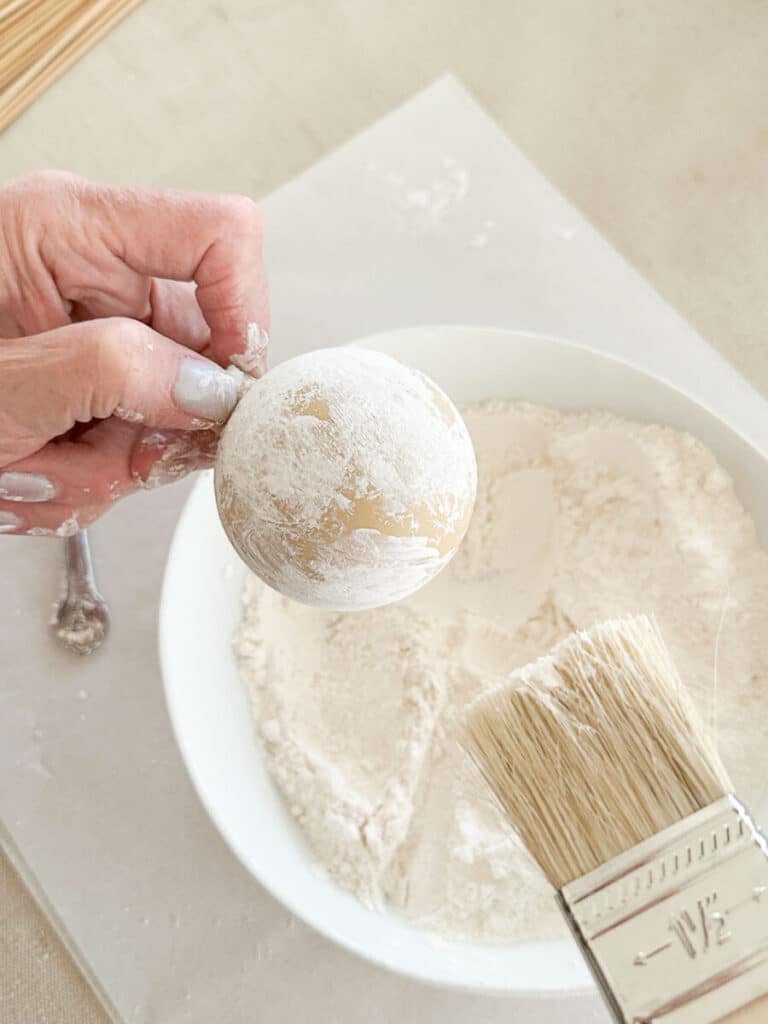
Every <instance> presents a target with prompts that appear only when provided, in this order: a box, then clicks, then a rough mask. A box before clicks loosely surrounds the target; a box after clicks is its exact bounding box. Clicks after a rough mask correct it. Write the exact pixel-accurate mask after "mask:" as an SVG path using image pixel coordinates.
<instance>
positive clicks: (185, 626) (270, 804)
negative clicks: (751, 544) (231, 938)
mask: <svg viewBox="0 0 768 1024" xmlns="http://www.w3.org/2000/svg"><path fill="white" fill-rule="evenodd" d="M361 344H364V345H366V346H367V347H371V348H376V349H379V350H380V351H383V352H387V353H389V354H390V355H392V356H394V357H395V358H398V359H401V360H402V361H403V362H406V363H409V364H410V365H412V366H414V367H417V368H418V369H420V370H423V371H424V372H425V373H427V374H428V375H429V376H430V377H432V378H433V379H434V380H435V381H437V383H438V384H440V385H441V386H442V387H443V388H444V389H445V391H446V392H447V393H448V394H449V395H450V396H451V397H452V398H453V399H454V401H457V402H474V401H480V400H483V399H487V398H510V399H526V400H528V401H531V402H537V403H541V404H544V405H552V406H557V407H558V408H561V409H566V410H583V409H597V408H599V409H605V410H608V411H610V412H613V413H616V414H618V415H621V416H625V417H629V418H632V419H636V420H642V421H650V422H655V423H663V424H667V425H669V426H672V427H676V428H679V429H683V430H688V431H690V432H691V433H692V434H695V435H696V436H697V437H699V438H700V439H701V440H702V441H703V442H704V443H705V444H707V445H708V446H709V447H710V448H711V449H712V450H713V451H714V452H715V454H716V455H717V456H718V458H719V460H720V461H721V463H722V464H723V465H724V466H725V467H726V469H728V470H729V471H730V473H731V474H732V475H733V477H734V478H735V480H736V484H737V488H738V491H739V494H740V497H741V499H742V501H743V502H744V504H745V505H746V507H747V508H748V509H749V510H750V512H751V513H752V515H753V516H754V517H755V519H756V521H757V525H758V529H759V531H760V536H761V540H762V543H763V544H766V541H767V540H768V461H766V458H765V457H764V456H763V455H761V454H760V453H759V452H758V451H757V450H756V449H755V448H753V447H752V446H751V445H750V444H749V443H748V442H747V441H745V440H744V439H743V438H741V437H740V436H739V435H738V434H737V433H736V432H735V431H734V430H732V429H731V428H730V427H729V426H728V425H727V424H726V423H724V422H723V421H722V420H720V419H719V418H718V417H716V416H715V415H714V414H713V413H711V412H708V411H707V410H706V409H705V408H703V407H702V406H701V405H699V404H698V403H697V402H695V401H694V400H693V399H691V398H690V397H687V396H686V395H684V394H683V393H682V392H680V391H678V390H676V389H675V388H673V387H671V386H670V385H669V384H666V383H664V382H663V381H660V380H657V379H655V378H653V377H650V376H648V375H647V374H645V373H643V372H641V371H639V370H637V369H635V368H633V367H631V366H629V365H628V364H626V363H623V362H620V361H618V360H616V359H611V358H608V357H607V356H605V355H602V354H600V353H598V352H594V351H591V350H589V349H586V348H583V347H581V346H578V345H575V344H572V343H570V342H566V341H558V340H555V339H552V338H545V337H541V336H534V335H530V334H523V333H519V332H515V331H505V330H495V329H489V328H484V327H481V328H470V327H419V328H409V329H405V330H400V331H392V332H388V333H386V334H380V335H376V336H374V337H372V338H368V339H366V340H365V341H364V342H361ZM244 575H245V568H244V567H243V566H241V565H240V564H239V563H238V562H237V558H236V556H235V555H234V553H233V551H232V549H231V548H230V546H229V543H228V541H227V539H226V537H225V535H224V532H223V530H222V528H221V526H220V524H219V520H218V516H217V513H216V505H215V502H214V496H213V486H212V480H211V477H210V474H206V475H205V476H204V477H203V478H202V479H201V480H200V481H199V482H198V484H197V486H196V487H195V489H194V490H193V492H192V494H191V495H190V498H189V500H188V502H187V505H186V507H185V509H184V512H183V514H182V516H181V519H180V520H179V524H178V526H177V529H176V534H175V537H174V540H173V544H172V547H171V551H170V555H169V558H168V566H167V569H166V575H165V583H164V587H163V595H162V603H161V608H160V657H161V663H162V670H163V676H164V680H165V689H166V696H167V701H168V708H169V711H170V716H171V720H172V722H173V728H174V731H175V733H176V739H177V741H178V744H179V748H180V749H181V753H182V756H183V758H184V761H185V762H186V766H187V769H188V771H189V774H190V775H191V777H192V781H193V782H194V784H195V786H196V788H197V792H198V794H199V796H200V799H201V800H202V802H203V804H204V806H205V807H206V809H207V811H208V813H209V814H210V816H211V818H212V819H213V821H214V823H215V825H216V827H217V828H218V830H219V831H220V832H221V834H222V836H223V837H224V839H225V840H226V841H227V843H228V844H229V845H230V847H231V848H232V850H233V851H234V852H235V854H236V855H237V856H238V857H239V859H240V860H241V861H242V863H243V864H244V865H245V867H246V868H247V869H248V870H249V871H250V872H251V873H252V874H253V875H254V877H255V878H257V879H258V880H259V881H260V882H261V883H262V885H264V886H265V887H266V888H267V889H269V891H270V892H271V893H272V894H273V895H274V896H275V897H277V899H279V900H281V901H282V902H283V903H284V904H285V905H286V906H287V907H289V908H290V909H291V910H292V911H293V912H294V913H295V914H297V915H298V916H299V917H301V918H303V919H304V920H305V921H306V922H307V923H308V924H310V925H312V926H313V927H314V928H316V929H317V930H318V931H319V932H322V933H323V934H324V935H327V936H328V937H329V938H331V939H333V940H334V941H336V942H338V943H340V944H341V945H342V946H345V947H346V948H347V949H350V950H352V951H353V952H355V953H358V954H360V955H361V956H364V957H366V958H368V959H369V960H371V961H373V962H374V963H377V964H380V965H381V966H384V967H387V968H390V969H392V970H394V971H398V972H400V973H401V974H405V975H408V976H410V977H412V978H417V979H419V980H422V981H428V982H432V983H434V984H438V985H442V986H446V987H452V988H461V989H468V990H474V991H482V992H486V993H488V992H496V993H508V994H560V995H562V994H564V993H575V992H578V991H583V990H585V989H588V988H591V986H592V982H591V978H590V976H589V973H588V971H587V968H586V967H585V965H584V963H583V962H582V959H581V957H580V955H579V954H578V952H577V951H576V948H575V946H574V944H573V943H572V941H571V940H570V939H561V940H558V941H551V942H519V943H514V944H510V945H504V946H498V945H482V944H478V943H453V942H436V941H435V939H434V938H432V937H430V936H429V935H426V934H425V933H423V932H421V931H419V930H417V929H416V928H414V927H412V926H411V925H409V924H407V923H406V922H405V921H404V920H402V919H401V918H399V917H398V916H397V915H395V914H393V913H384V914H378V913H375V912H373V911H370V910H367V909H366V908H365V907H363V906H362V905H361V904H360V903H358V901H357V900H356V899H354V898H353V897H352V896H350V895H349V894H348V893H346V892H344V891H343V890H342V889H340V888H338V887H337V886H336V885H335V884H333V883H332V882H329V881H327V880H324V879H322V878H320V877H319V876H318V874H317V873H315V871H313V868H312V858H311V855H310V852H309V850H308V848H307V846H306V844H305V842H304V841H303V838H302V836H301V835H300V833H299V831H298V829H297V827H296V825H295V823H294V822H293V820H292V818H291V817H290V815H289V814H288V813H287V811H286V810H285V808H284V807H283V803H282V801H281V799H280V797H279V795H278V793H277V791H276V789H275V788H274V786H273V785H272V782H271V780H270V778H269V775H268V774H267V770H266V768H265V765H264V761H263V758H262V754H261V750H260V747H259V743H258V741H257V738H256V736H255V731H254V728H253V725H252V720H251V715H250V711H249V707H248V700H247V698H246V694H245V692H244V689H243V687H242V686H241V684H240V679H239V677H238V672H237V666H236V662H235V658H234V654H233V648H232V641H233V637H234V634H235V630H236V627H237V624H238V621H239V617H240V608H241V605H240V594H241V588H242V584H243V579H244Z"/></svg>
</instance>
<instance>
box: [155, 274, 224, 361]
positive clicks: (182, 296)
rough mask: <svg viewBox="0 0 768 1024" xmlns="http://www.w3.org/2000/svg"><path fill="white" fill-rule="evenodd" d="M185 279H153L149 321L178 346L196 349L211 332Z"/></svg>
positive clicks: (205, 344) (205, 342) (204, 342)
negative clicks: (176, 342) (150, 317)
mask: <svg viewBox="0 0 768 1024" xmlns="http://www.w3.org/2000/svg"><path fill="white" fill-rule="evenodd" d="M195 292H196V287H195V285H194V284H193V283H191V282H187V281H165V280H163V279H162V278H154V279H153V281H152V285H151V292H150V306H151V307H152V319H151V321H150V322H151V324H152V327H153V329H154V330H156V331H158V332H159V333H160V334H164V335H165V336H166V338H173V340H174V341H178V342H179V343H180V344H181V345H186V346H187V347H188V348H191V349H194V351H195V352H200V351H202V350H203V349H204V348H206V347H207V346H209V345H210V341H211V331H210V328H209V327H208V324H207V323H206V322H205V317H204V316H203V314H202V312H201V310H200V305H199V303H198V301H197V295H196V294H195Z"/></svg>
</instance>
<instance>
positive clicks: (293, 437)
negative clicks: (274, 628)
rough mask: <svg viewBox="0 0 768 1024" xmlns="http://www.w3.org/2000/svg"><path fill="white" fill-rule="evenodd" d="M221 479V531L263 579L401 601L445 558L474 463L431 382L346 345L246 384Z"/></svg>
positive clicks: (293, 588) (330, 599)
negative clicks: (222, 527) (250, 384)
mask: <svg viewBox="0 0 768 1024" xmlns="http://www.w3.org/2000/svg"><path fill="white" fill-rule="evenodd" d="M215 484H216V500H217V503H218V507H219V514H220V516H221V521H222V523H223V524H224V529H225V530H226V531H227V534H228V536H229V539H230V540H231V541H232V544H233V545H234V546H235V548H236V549H237V551H238V553H239V554H240V556H241V557H242V558H243V559H244V561H245V562H246V563H247V564H248V565H249V566H250V568H251V569H253V571H254V572H255V573H256V574H257V576H259V577H260V578H261V579H262V580H263V581H264V582H265V583H267V584H268V585H269V586H270V587H273V588H274V589H275V590H278V591H280V593H282V594H285V595H286V596H287V597H290V598H293V599H294V600H296V601H301V602H302V603H304V604H310V605H316V606H318V607H322V608H333V609H339V610H341V609H356V608H371V607H375V606H376V605H382V604H388V603H389V602H391V601H397V600H399V599H400V598H403V597H406V596H407V595H408V594H411V593H413V591H415V590H418V588H419V587H421V586H423V585H424V584H425V583H427V581H428V580H430V579H432V577H433V576H435V574H436V573H438V572H439V571H440V570H441V569H442V568H443V566H445V565H446V564H447V563H448V561H449V560H450V558H451V556H452V555H453V553H454V552H455V550H456V548H457V547H458V545H459V543H460V542H461V539H462V537H463V536H464V533H465V531H466V529H467V525H468V523H469V518H470V515H471V513H472V506H473V504H474V500H475V491H476V488H477V467H476V463H475V453H474V450H473V448H472V442H471V440H470V437H469V433H468V432H467V428H466V427H465V425H464V421H463V420H462V418H461V416H460V415H459V412H458V410H457V409H456V407H455V406H454V405H453V403H452V402H451V401H450V399H449V398H448V397H447V396H446V395H445V394H444V393H443V392H442V391H441V390H440V389H439V388H438V387H437V385H436V384H433V383H432V381H430V380H429V379H428V378H427V377H425V376H424V375H423V374H422V373H419V372H418V371H417V370H412V369H409V368H408V367H406V366H404V365H403V364H402V363H399V362H397V361H396V360H395V359H392V358H391V357H390V356H386V355H383V354H382V353H380V352H372V351H369V350H366V349H356V348H348V347H345V348H331V349H321V350H320V351H317V352H310V353H308V354H307V355H303V356H298V357H297V358H296V359H291V360H289V361H288V362H286V363H282V364H281V365H280V366H278V367H276V368H275V369H274V370H271V371H270V372H269V373H267V374H266V375H265V376H264V377H263V378H262V379H261V380H259V381H256V382H255V383H254V384H253V385H252V386H251V387H250V388H249V389H248V391H247V392H246V394H245V395H244V397H243V398H242V399H241V401H240V403H239V404H238V406H237V408H236V409H235V411H234V413H233V414H232V416H231V418H230V420H229V422H228V424H227V426H226V428H225V429H224V432H223V435H222V438H221V444H220V446H219V452H218V456H217V460H216V472H215Z"/></svg>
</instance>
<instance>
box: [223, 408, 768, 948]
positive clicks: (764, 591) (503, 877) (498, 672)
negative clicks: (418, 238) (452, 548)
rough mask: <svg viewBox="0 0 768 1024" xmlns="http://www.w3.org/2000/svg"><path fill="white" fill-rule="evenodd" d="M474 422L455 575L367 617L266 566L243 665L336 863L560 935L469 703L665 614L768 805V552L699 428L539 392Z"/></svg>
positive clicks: (435, 918) (735, 767)
mask: <svg viewBox="0 0 768 1024" xmlns="http://www.w3.org/2000/svg"><path fill="white" fill-rule="evenodd" d="M465 417H466V422H467V425H468V427H469V429H470V432H471V434H472V437H473V439H474V442H475V447H476V451H477V457H478V463H479V487H478V497H477V505H476V508H475V512H474V515H473V518H472V523H471V524H470V527H469V531H468V534H467V537H466V539H465V541H464V543H463V544H462V546H461V548H460V549H459V551H458V553H457V555H456V557H455V558H454V559H453V561H452V562H451V564H450V565H449V566H448V567H447V569H446V571H445V572H443V573H442V574H441V575H440V576H439V577H438V578H437V579H435V580H434V581H433V582H432V583H430V584H429V585H428V586H427V587H425V588H424V589H423V590H421V591H419V592H418V593H417V594H415V595H414V596H413V597H411V598H409V599H408V600H407V601H404V602H402V603H401V604H398V605H390V606H389V607H386V608H380V609H377V610H376V611H368V612H358V613H355V614H344V613H341V614H338V613H329V612H323V611H319V610H317V609H312V608H306V607H302V606H300V605H297V604H294V603H292V602H289V601H286V600H285V599H284V598H281V597H280V596H279V595H277V594H275V593H274V592H273V591H270V590H268V589H267V588H265V587H263V586H262V585H261V584H260V583H259V582H258V580H256V579H255V577H253V578H251V579H250V580H249V581H248V584H247V587H246V592H245V595H244V599H245V609H244V618H243V622H242V627H241V631H240V639H239V660H240V670H241V674H242V677H243V680H244V682H245V683H246V685H247V687H248V689H249V692H250V695H251V698H252V702H253V712H254V716H255V719H256V722H257V724H258V727H259V729H260V741H261V742H263V744H264V750H265V757H266V761H267V764H268V766H269V770H270V772H271V773H272V775H273V777H274V779H275V781H276V783H277V785H278V786H279V788H280V790H281V792H282V793H283V795H284V796H285V800H286V804H287V806H288V807H289V808H290V810H291V813H292V814H293V815H294V816H295V817H296V818H297V820H298V821H299V824H300V826H301V828H302V830H303V831H304V832H305V834H306V836H307V838H308V840H309V842H310V844H311V846H312V849H313V852H314V856H315V858H316V859H317V861H318V862H319V864H320V867H321V869H322V870H323V871H324V872H325V873H326V874H327V875H328V876H330V877H331V878H333V879H334V880H336V881H337V882H338V883H339V884H341V885H343V886H345V887H346V888H348V889H350V890H351V891H352V892H354V893H355V894H356V895H357V896H359V897H360V899H361V900H364V901H365V902H366V903H368V904H371V905H374V906H382V905H384V904H388V905H390V906H392V907H394V908H396V909H397V910H398V911H399V912H401V913H403V914H404V915H405V916H406V917H408V918H410V919H411V920H412V921H413V922H415V923H416V924H418V925H419V926H421V927H423V928H425V929H427V930H429V931H432V932H433V933H439V934H442V935H446V936H459V937H469V938H475V939H484V940H489V941H509V940H515V939H534V938H544V937H547V936H552V935H556V934H562V933H563V924H562V920H561V918H560V916H559V913H558V911H557V908H556V906H555V902H554V900H553V899H552V895H551V891H550V889H549V886H548V885H547V883H546V882H545V880H544V879H543V878H542V877H541V874H540V872H539V871H538V869H537V868H536V867H535V865H534V864H533V863H532V862H531V861H530V859H529V858H528V857H527V855H526V854H525V852H524V851H523V850H521V849H520V847H519V845H518V843H517V841H516V840H515V838H514V837H513V836H511V835H510V833H509V829H508V828H507V827H506V825H505V823H504V821H503V819H502V817H501V815H500V813H499V812H498V810H497V809H496V807H495V805H494V804H493V803H492V801H491V800H490V799H489V798H488V794H487V790H486V787H485V786H484V784H483V783H482V782H481V781H480V780H479V779H478V777H477V775H476V773H475V770H474V769H473V768H472V766H471V765H470V763H469V761H468V759H467V758H466V757H465V756H464V755H463V753H462V751H461V750H460V748H459V746H458V743H457V731H458V728H459V725H460V723H461V721H462V718H463V714H464V709H465V707H466V705H467V704H468V703H469V702H470V701H472V700H474V699H475V698H477V697H478V696H479V695H481V694H482V693H484V692H486V691H487V690H488V689H490V688H492V687H494V686H495V685H497V683H498V681H499V679H500V678H502V677H505V676H507V675H508V674H509V673H510V672H511V671H513V670H515V669H518V668H520V667H522V666H523V665H526V664H527V663H529V662H531V661H532V660H534V659H535V658H537V657H539V656H541V655H544V654H546V653H547V652H548V651H549V650H550V649H551V648H552V647H553V646H554V645H555V644H556V643H557V642H559V641H560V640H562V639H564V638H565V637H566V636H567V635H568V634H569V633H571V632H572V631H573V630H574V629H581V628H588V627H590V626H592V625H593V624H594V623H595V622H599V621H603V620H605V619H611V618H616V617H621V616H624V615H628V614H635V613H638V612H649V613H654V614H655V615H656V617H657V619H658V622H659V625H660V627H661V630H662V632H663V634H664V637H665V640H666V641H667V643H668V645H669V647H670V650H671V653H672V656H673V658H674V661H675V663H676V665H677V666H678V668H679V670H680V673H681V676H682V678H683V680H684V681H685V683H686V685H687V687H688V688H689V689H690V690H691V693H692V695H693V698H694V700H695V702H696V704H697V706H698V708H699V710H700V712H701V713H702V715H703V716H704V719H705V721H710V720H711V719H712V717H714V718H715V720H716V723H717V735H718V738H719V746H720V750H721V753H722V755H723V759H724V761H725V763H726V766H727V768H728V770H729V772H730V774H731V776H732V778H733V780H734V784H735V786H736V791H737V792H738V793H739V794H740V796H741V797H742V798H743V799H744V800H746V801H747V802H748V803H749V804H752V805H754V803H755V801H756V800H757V799H758V798H759V797H760V795H761V792H762V790H763V789H764V786H765V781H766V779H765V773H766V769H765V749H766V745H767V744H768V714H766V710H768V684H767V683H766V680H768V648H766V645H765V636H766V635H767V634H768V556H767V555H766V553H765V552H764V551H763V549H762V548H761V546H760V544H759V542H758V539H757V537H756V534H755V528H754V524H753V523H752V521H751V519H750V518H749V516H748V515H747V514H746V512H745V511H744V509H743V508H742V506H741V505H740V503H739V501H738V499H737V497H736V495H735V493H734V490H733V485H732V483H731V480H730V478H729V477H728V475H727V474H726V473H725V472H723V470H722V469H721V468H720V467H719V466H718V465H717V463H716V461H715V459H714V457H713V455H712V454H711V453H710V452H709V451H707V449H706V448H704V447H703V446H702V445H701V444H700V443H698V442H697V441H695V440H693V439H692V438H690V437H688V436H687V435H685V434H681V433H678V432H676V431H672V430H668V429H666V428H662V427H657V426H641V425H637V424H633V423H629V422H626V421H623V420H620V419H616V418H615V417H612V416H609V415H606V414H603V413H590V414H584V415H565V414H561V413H557V412H554V411H551V410H548V409H541V408H536V407H533V406H529V405H518V404H501V403H499V404H490V405H485V406H480V407H474V408H471V409H467V410H465ZM721 626H722V628H721ZM718 635H719V640H718ZM716 652H717V680H718V683H717V694H716V698H715V686H714V679H715V658H716ZM555 758H556V752H554V751H553V766H556V760H555ZM553 770H556V767H553ZM256 813H257V812H256Z"/></svg>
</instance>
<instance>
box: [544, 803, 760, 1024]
mask: <svg viewBox="0 0 768 1024" xmlns="http://www.w3.org/2000/svg"><path fill="white" fill-rule="evenodd" d="M558 900H559V902H560V904H561V907H562V909H563V912H564V914H565V916H566V918H567V920H568V923H569V924H570V926H571V929H572V931H573V933H574V935H575V936H576V939H577V941H578V942H579V944H580V945H581V947H582V950H583V952H584V955H585V956H586V958H587V960H588V962H589V964H590V966H591V968H592V971H593V973H594V975H595V979H596V981H597V983H598V986H599V988H600V989H601V991H602V993H603V995H604V996H605V998H606V1001H607V1002H608V1005H609V1007H610V1009H611V1011H612V1013H613V1015H614V1019H615V1020H616V1021H617V1024H714V1022H716V1021H719V1020H720V1019H721V1018H722V1017H724V1016H725V1015H727V1014H728V1013H731V1012H732V1011H734V1010H736V1009H738V1008H739V1007H742V1006H745V1005H746V1004H747V1003H749V1002H751V1001H752V1000H753V999H756V998H757V997H758V996H761V995H764V994H765V993H766V992H768V841H766V839H765V837H764V836H763V835H762V834H761V833H760V831H759V830H758V828H757V826H756V825H755V823H754V822H753V820H752V819H751V817H750V816H749V813H748V812H747V810H746V808H745V807H744V806H743V805H742V804H741V803H739V801H738V800H737V799H736V798H735V797H733V796H728V797H725V798H724V799H723V800H718V801H717V803H714V804H712V805H711V806H710V807H707V808H705V809H704V810H702V811H699V812H698V813H697V814H694V815H692V816H691V817H689V818H686V819H684V820H683V821H681V822H678V823H677V824H676V825H673V826H672V827H671V828H668V829H665V830H664V831H663V832H660V833H659V834H658V835H656V836H654V837H653V838H651V839H648V840H646V841H645V842H643V843H640V844H639V845H638V846H636V847H634V848H633V849H631V850H628V851H627V852H626V853H624V854H622V855H621V856H619V857H616V858H615V859H614V860H612V861H610V862H609V863H608V864H604V865H603V866H602V867H600V868H597V869H596V870H595V871H592V872H590V874H589V875H586V876H585V877H584V878H579V879H577V880H576V881H575V882H571V883H570V884H569V885H567V886H565V887H564V888H563V889H562V890H561V892H560V893H558Z"/></svg>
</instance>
